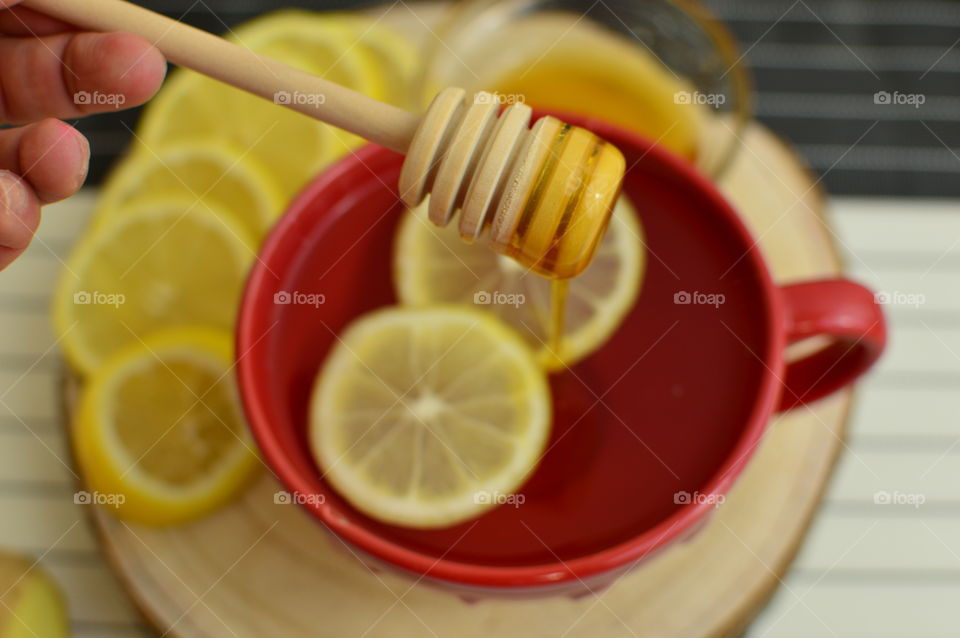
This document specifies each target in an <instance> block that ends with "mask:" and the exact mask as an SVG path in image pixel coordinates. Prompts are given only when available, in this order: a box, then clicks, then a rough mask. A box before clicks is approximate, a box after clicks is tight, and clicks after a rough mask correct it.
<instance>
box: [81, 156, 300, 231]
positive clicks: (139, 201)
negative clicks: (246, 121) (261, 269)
mask: <svg viewBox="0 0 960 638" xmlns="http://www.w3.org/2000/svg"><path fill="white" fill-rule="evenodd" d="M268 173H269V172H268V171H267V170H266V168H264V167H263V166H262V165H261V164H260V163H259V162H258V161H257V160H256V159H255V158H253V157H250V156H247V155H244V153H243V152H242V151H241V150H240V149H237V148H235V147H233V146H232V145H231V144H230V143H229V142H225V141H221V140H216V139H212V138H208V139H196V140H192V141H190V142H179V143H174V144H167V145H164V146H162V147H160V148H156V149H153V148H151V149H147V148H144V147H143V146H140V147H135V149H134V152H133V153H132V154H131V155H129V156H128V157H126V158H125V159H124V160H123V162H121V163H120V165H119V166H118V167H117V168H116V169H115V170H114V171H113V172H112V173H111V174H110V177H109V178H108V179H107V182H106V184H104V186H103V187H102V188H101V189H100V193H99V195H98V198H97V213H96V219H95V223H96V224H98V225H100V224H109V223H111V222H112V221H114V220H116V219H119V218H122V217H125V216H126V215H127V211H128V210H129V209H130V208H137V207H142V206H143V205H145V204H146V205H149V204H151V203H152V202H154V201H157V200H163V199H167V198H170V197H171V196H175V197H179V198H182V199H197V200H203V201H205V202H209V203H210V205H211V206H214V207H215V208H218V209H222V210H226V211H229V212H230V213H231V214H232V215H233V216H234V218H235V219H236V220H237V221H239V222H240V223H242V224H243V226H244V227H245V229H246V230H247V232H248V233H249V234H250V235H251V236H252V237H256V238H260V237H262V236H263V235H264V234H265V233H266V231H267V230H268V229H269V226H270V224H271V222H272V221H274V220H275V219H276V218H277V217H278V216H279V215H280V213H281V212H282V210H283V206H284V201H283V197H282V196H281V194H280V190H279V188H278V186H277V185H276V184H275V183H274V181H273V179H272V178H271V177H270V175H269V174H268Z"/></svg>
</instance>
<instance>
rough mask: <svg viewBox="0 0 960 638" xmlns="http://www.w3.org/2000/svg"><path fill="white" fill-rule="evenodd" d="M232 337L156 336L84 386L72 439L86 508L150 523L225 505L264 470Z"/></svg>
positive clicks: (193, 332)
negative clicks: (242, 398) (243, 402)
mask: <svg viewBox="0 0 960 638" xmlns="http://www.w3.org/2000/svg"><path fill="white" fill-rule="evenodd" d="M232 362H233V352H232V346H231V339H230V335H229V333H226V332H219V331H208V330H202V329H179V330H174V331H170V332H161V333H156V334H154V335H152V336H150V337H147V338H146V339H145V340H144V341H143V342H142V343H140V342H138V343H134V344H131V345H129V346H127V347H125V348H123V349H121V350H120V351H119V352H117V353H116V354H115V355H114V356H111V357H110V358H109V359H108V360H107V361H106V362H105V363H104V364H103V366H101V367H100V368H99V369H98V370H97V371H96V373H95V374H93V375H92V376H91V377H90V378H89V379H88V380H87V383H86V384H85V385H84V388H83V394H82V396H81V399H80V404H79V408H78V410H77V413H76V420H75V423H74V429H73V436H74V447H75V449H76V455H77V461H78V463H79V465H80V469H81V471H82V473H83V476H84V479H85V482H86V486H85V487H86V489H87V490H89V494H91V497H90V499H89V501H90V502H97V503H100V504H102V505H103V506H104V507H107V508H108V509H115V512H116V514H117V515H118V516H120V517H121V518H124V519H126V520H129V521H134V522H137V523H144V524H149V525H170V524H174V523H181V522H184V521H188V520H191V519H193V518H196V517H198V516H200V515H202V514H205V513H207V512H209V511H211V510H213V509H215V508H216V507H217V506H219V505H222V504H223V503H226V502H227V501H229V500H230V499H231V498H232V497H233V496H234V495H235V494H237V492H239V491H240V490H241V489H242V488H243V487H244V486H245V485H246V484H247V481H248V479H249V478H250V477H251V476H252V475H253V473H254V471H255V470H256V468H257V467H258V466H259V460H258V457H257V454H256V452H255V451H254V446H253V442H252V440H251V437H250V435H249V433H248V430H247V427H246V422H245V421H244V418H243V412H242V409H241V407H240V402H239V397H238V394H237V388H236V384H235V379H234V377H233V375H232V373H231V370H232V367H233V363H232Z"/></svg>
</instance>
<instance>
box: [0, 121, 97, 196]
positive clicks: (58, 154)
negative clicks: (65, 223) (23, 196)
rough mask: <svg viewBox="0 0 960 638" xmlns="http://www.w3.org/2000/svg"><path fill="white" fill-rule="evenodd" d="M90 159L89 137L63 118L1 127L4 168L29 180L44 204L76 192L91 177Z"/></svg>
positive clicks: (0, 152)
mask: <svg viewBox="0 0 960 638" xmlns="http://www.w3.org/2000/svg"><path fill="white" fill-rule="evenodd" d="M89 162H90V146H89V144H88V143H87V140H86V138H85V137H84V136H83V135H81V134H80V132H79V131H77V130H76V129H75V128H73V127H72V126H70V125H69V124H66V123H65V122H61V121H60V120H55V119H48V120H44V121H42V122H37V123H36V124H30V125H27V126H20V127H17V128H11V129H6V130H2V131H0V170H4V169H5V170H8V171H13V172H14V173H16V174H18V175H20V176H22V177H23V178H24V179H25V180H27V182H28V183H29V185H30V187H31V188H32V189H33V191H34V193H36V196H37V199H39V201H40V203H41V204H49V203H51V202H57V201H60V200H61V199H65V198H67V197H70V196H71V195H73V194H74V193H76V192H77V190H79V188H80V186H82V185H83V181H84V180H85V179H86V177H87V166H88V164H89Z"/></svg>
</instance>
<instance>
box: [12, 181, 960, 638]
mask: <svg viewBox="0 0 960 638" xmlns="http://www.w3.org/2000/svg"><path fill="white" fill-rule="evenodd" d="M90 201H91V197H90V195H89V194H88V193H84V194H82V195H80V196H78V197H76V198H74V199H73V200H72V201H70V202H68V203H65V204H60V205H55V206H51V207H49V209H48V210H47V211H46V212H45V219H44V223H43V226H42V230H41V233H40V235H39V238H38V241H37V242H36V243H35V244H34V245H33V246H32V247H31V249H30V250H29V251H28V253H27V255H26V256H25V257H24V258H23V259H21V260H20V261H18V262H17V263H16V264H14V265H13V266H12V267H11V268H9V269H8V270H7V271H5V272H3V273H0V304H2V312H0V508H2V512H3V514H2V516H0V521H2V522H0V546H3V547H7V548H10V549H14V550H17V551H20V552H25V553H28V554H32V555H34V556H37V557H40V556H42V557H43V558H42V562H43V564H44V565H45V566H46V567H47V568H48V569H50V571H51V572H52V573H53V575H54V576H55V577H56V578H57V580H58V581H59V582H60V584H61V585H62V586H63V587H64V588H65V590H66V592H67V595H68V598H69V603H70V614H71V618H72V619H73V623H74V631H75V634H76V635H77V636H80V637H104V638H114V637H117V638H127V637H133V636H144V635H149V632H148V631H147V630H146V629H145V628H144V627H143V625H142V624H141V622H140V620H139V618H138V617H137V614H136V612H135V611H134V609H133V608H132V606H131V605H130V603H129V602H128V601H127V599H126V598H125V596H124V594H123V592H122V590H121V588H120V587H119V586H118V584H117V583H116V581H115V580H114V579H113V577H112V575H111V574H110V573H109V571H108V569H107V568H106V566H105V564H104V563H103V561H102V559H101V557H100V555H99V553H98V552H97V549H96V544H95V540H94V538H93V535H92V532H91V530H90V528H89V526H88V524H87V522H86V519H85V517H84V512H83V511H82V510H81V509H80V506H77V505H74V504H73V491H74V489H75V487H74V481H75V477H74V476H73V474H72V471H71V470H70V469H69V467H68V465H69V462H70V459H69V456H68V454H67V450H66V440H65V436H64V434H63V432H62V431H61V427H60V418H59V417H60V412H59V410H60V407H59V400H60V399H59V388H58V382H59V376H58V374H59V373H58V369H59V368H58V366H59V365H60V363H59V358H58V356H59V355H58V354H57V349H56V346H55V338H54V336H53V333H52V331H51V328H50V320H49V316H48V312H47V308H48V306H49V300H50V295H51V292H52V286H53V282H54V280H55V278H56V276H57V273H58V272H59V269H60V268H61V267H62V265H61V263H60V261H59V260H60V259H62V258H63V257H64V256H65V254H66V251H67V250H68V248H69V246H70V243H71V241H72V240H73V238H74V237H75V236H76V233H77V232H78V231H79V230H80V229H81V228H82V227H83V225H84V223H85V219H86V214H87V212H88V210H89V204H90ZM833 208H834V213H835V216H834V219H835V221H836V224H835V227H836V230H837V233H838V235H839V237H840V239H841V240H842V242H843V244H844V245H845V251H846V252H847V255H848V263H849V265H850V268H851V274H852V275H853V276H854V277H856V278H858V279H861V280H863V281H864V282H866V283H868V284H870V285H872V286H874V287H875V288H877V289H880V290H887V291H889V292H891V293H897V292H899V293H903V294H905V295H906V294H914V295H923V296H924V303H923V304H920V305H919V306H918V307H913V306H909V305H893V306H889V307H888V310H889V314H888V316H889V319H890V324H891V328H892V330H891V348H890V351H889V353H888V356H887V357H886V358H885V359H884V360H883V362H882V364H881V365H880V366H879V368H878V369H877V370H876V371H875V372H874V373H873V374H872V375H871V377H870V378H869V379H868V380H867V381H866V382H865V383H863V384H862V390H861V392H860V397H859V402H858V406H857V409H856V410H855V413H854V419H853V422H852V424H851V433H850V441H849V447H850V449H849V451H848V452H847V453H846V454H845V455H844V457H843V458H842V460H841V462H840V466H839V468H838V470H837V473H836V475H835V477H834V481H833V483H832V485H831V488H830V491H829V493H828V495H827V501H826V504H825V505H824V508H823V511H822V512H821V514H820V515H819V517H818V518H817V521H816V523H815V525H814V528H813V530H812V532H811V534H810V536H809V538H808V540H807V542H806V543H805V545H804V547H803V549H802V551H801V553H800V555H799V556H798V558H797V561H796V563H795V564H794V567H793V569H792V571H791V572H790V574H789V576H788V577H787V578H786V581H785V584H784V586H783V587H781V589H780V591H779V592H778V594H777V595H776V597H775V598H774V600H773V602H772V603H771V605H770V606H769V607H768V609H767V610H766V611H765V612H764V613H763V614H762V615H761V617H760V618H759V619H758V621H757V622H756V624H755V625H754V627H753V628H752V629H751V631H750V633H749V636H750V637H751V638H760V637H768V638H793V637H798V638H799V637H801V636H803V637H805V638H809V637H811V636H835V637H837V638H867V637H869V638H887V637H889V638H894V637H895V638H904V637H906V636H909V637H910V638H939V637H947V636H952V637H956V636H958V635H960V629H958V627H960V626H958V623H957V618H956V604H957V602H958V601H960V215H958V214H957V213H960V202H954V201H941V202H921V201H918V200H874V201H869V200H863V199H837V200H834V206H833ZM878 491H886V492H889V493H890V494H895V493H897V494H908V495H911V494H919V495H922V497H923V498H924V499H925V502H924V503H923V504H922V505H920V506H919V507H913V506H910V505H906V504H904V505H896V504H890V505H877V504H875V503H874V494H875V493H876V492H878Z"/></svg>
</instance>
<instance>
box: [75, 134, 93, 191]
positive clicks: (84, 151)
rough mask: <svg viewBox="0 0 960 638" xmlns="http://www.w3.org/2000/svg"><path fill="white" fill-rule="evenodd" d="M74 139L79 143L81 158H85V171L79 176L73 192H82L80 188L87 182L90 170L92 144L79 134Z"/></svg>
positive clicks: (83, 162)
mask: <svg viewBox="0 0 960 638" xmlns="http://www.w3.org/2000/svg"><path fill="white" fill-rule="evenodd" d="M74 139H75V140H76V142H77V148H78V149H79V150H80V157H82V158H83V161H82V164H83V170H82V171H81V172H80V174H79V175H77V183H76V188H74V189H73V190H75V191H76V190H80V187H81V186H83V183H84V182H85V181H87V172H88V171H89V170H90V142H88V141H87V138H86V136H85V135H82V134H80V133H77V134H76V135H74Z"/></svg>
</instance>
